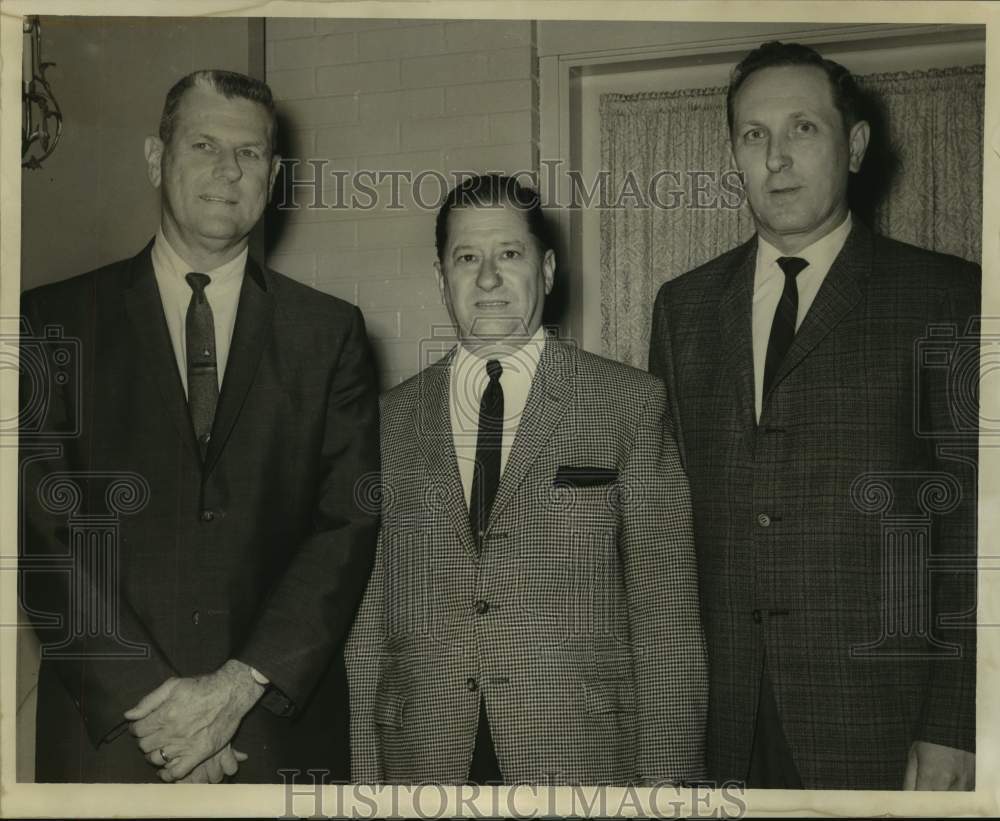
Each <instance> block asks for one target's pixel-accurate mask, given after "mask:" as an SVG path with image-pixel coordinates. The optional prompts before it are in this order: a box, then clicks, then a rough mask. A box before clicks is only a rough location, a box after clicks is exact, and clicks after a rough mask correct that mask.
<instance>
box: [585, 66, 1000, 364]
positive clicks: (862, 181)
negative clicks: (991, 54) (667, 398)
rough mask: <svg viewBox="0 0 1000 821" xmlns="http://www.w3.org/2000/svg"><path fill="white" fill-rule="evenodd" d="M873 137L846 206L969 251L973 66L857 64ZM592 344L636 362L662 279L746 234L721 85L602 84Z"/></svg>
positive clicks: (975, 119) (977, 138) (976, 127)
mask: <svg viewBox="0 0 1000 821" xmlns="http://www.w3.org/2000/svg"><path fill="white" fill-rule="evenodd" d="M858 80H859V81H860V83H861V84H862V86H863V88H864V89H865V91H866V92H867V93H868V94H869V96H870V98H871V102H872V106H873V110H872V115H871V117H870V118H869V119H870V120H871V121H872V143H871V145H870V146H869V150H868V154H867V156H866V159H865V163H864V166H863V168H862V173H861V174H860V175H859V176H858V178H857V179H855V180H852V187H851V204H852V208H853V209H854V211H855V213H856V215H857V216H858V217H859V218H860V219H862V220H863V221H865V222H867V223H869V224H870V225H872V226H873V227H874V228H875V230H876V231H878V232H880V233H882V234H885V235H887V236H891V237H893V238H895V239H899V240H903V241H904V242H910V243H913V244H915V245H920V246H922V247H924V248H930V249H933V250H937V251H944V252H947V253H950V254H957V255H958V256H961V257H965V258H966V259H969V260H974V261H976V262H978V261H979V260H980V250H981V249H980V241H981V233H982V200H983V190H982V185H983V166H982V151H983V92H984V73H983V66H970V67H959V68H951V69H942V70H937V69H935V70H929V71H904V72H892V73H883V74H869V75H863V76H860V77H858ZM601 160H602V164H601V167H602V169H603V170H606V171H607V172H609V175H610V176H609V177H608V185H609V189H610V191H611V192H612V194H613V195H612V197H611V203H612V206H613V207H611V208H605V209H603V210H602V211H601V318H602V323H601V341H602V353H603V354H604V355H605V356H609V357H611V358H613V359H617V360H619V361H621V362H626V363H628V364H630V365H635V366H637V367H645V366H646V358H647V351H648V347H649V328H650V315H651V311H652V307H653V300H654V299H655V298H656V292H657V290H658V289H659V287H660V285H661V284H663V283H664V282H665V281H666V280H668V279H671V278H673V277H675V276H678V275H680V274H683V273H684V272H685V271H688V270H690V269H691V268H694V267H696V266H698V265H700V264H701V263H703V262H707V261H708V260H710V259H712V258H713V257H715V256H718V255H719V254H721V253H722V252H723V251H725V250H727V249H729V248H732V247H733V246H735V245H737V244H739V243H741V242H743V241H744V240H746V239H748V238H749V237H750V236H751V235H752V234H753V222H752V220H751V217H750V214H749V211H748V209H747V208H746V207H740V205H741V203H742V190H741V188H740V186H739V181H738V180H739V178H738V175H737V174H736V172H735V169H734V168H733V166H732V159H731V156H730V154H729V134H728V129H727V126H726V89H725V88H724V87H723V88H704V89H684V90H681V91H670V92H664V93H645V94H604V95H602V96H601Z"/></svg>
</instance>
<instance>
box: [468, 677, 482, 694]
mask: <svg viewBox="0 0 1000 821" xmlns="http://www.w3.org/2000/svg"><path fill="white" fill-rule="evenodd" d="M465 688H466V689H467V690H468V691H469V692H470V693H474V692H476V690H478V689H479V685H478V684H477V683H476V679H475V678H473V677H472V676H469V677H468V678H467V679H466V680H465Z"/></svg>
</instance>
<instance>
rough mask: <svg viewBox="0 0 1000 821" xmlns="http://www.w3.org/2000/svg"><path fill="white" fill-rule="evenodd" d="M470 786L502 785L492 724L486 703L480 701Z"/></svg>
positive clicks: (470, 770)
mask: <svg viewBox="0 0 1000 821" xmlns="http://www.w3.org/2000/svg"><path fill="white" fill-rule="evenodd" d="M469 783H470V784H502V783H503V775H502V774H501V773H500V762H499V761H497V753H496V750H495V749H494V747H493V735H492V734H491V733H490V722H489V721H488V720H487V718H486V701H485V700H484V699H480V700H479V727H478V728H477V729H476V746H475V747H473V749H472V763H471V764H470V765H469Z"/></svg>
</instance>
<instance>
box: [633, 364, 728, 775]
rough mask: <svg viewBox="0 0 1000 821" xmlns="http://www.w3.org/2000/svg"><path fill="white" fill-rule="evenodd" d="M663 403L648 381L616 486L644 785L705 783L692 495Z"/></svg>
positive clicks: (704, 689)
mask: <svg viewBox="0 0 1000 821" xmlns="http://www.w3.org/2000/svg"><path fill="white" fill-rule="evenodd" d="M664 404H665V396H664V391H663V387H662V384H661V383H660V382H659V381H657V382H656V388H655V390H654V391H653V392H652V393H651V395H650V396H649V397H648V400H647V401H646V404H645V407H643V408H642V410H641V416H640V419H639V424H638V427H637V431H636V435H635V439H634V441H633V442H632V446H631V449H630V452H629V455H628V459H627V463H626V466H625V470H624V476H623V478H622V479H620V481H621V482H622V485H623V486H622V494H623V496H622V514H621V515H622V527H621V529H620V534H621V535H620V544H619V551H620V554H621V556H622V559H623V562H624V566H625V585H626V594H627V596H628V607H629V627H630V631H631V639H632V646H633V663H634V666H635V675H636V687H637V691H638V710H639V714H638V727H639V734H640V740H639V751H638V752H639V755H638V765H639V776H640V778H641V779H642V780H643V781H644V782H646V783H657V782H664V781H671V782H681V781H684V782H690V781H699V780H702V779H704V777H705V758H704V756H705V721H706V714H707V706H708V673H707V663H706V655H705V642H704V636H703V633H702V629H701V619H700V614H699V600H698V574H697V567H696V563H695V552H694V537H693V532H692V513H691V497H690V491H689V489H688V481H687V476H686V475H685V473H684V469H683V468H682V466H681V462H680V457H679V455H678V450H677V445H676V442H675V439H674V434H673V427H672V425H671V423H670V422H669V417H668V416H666V414H665V413H664Z"/></svg>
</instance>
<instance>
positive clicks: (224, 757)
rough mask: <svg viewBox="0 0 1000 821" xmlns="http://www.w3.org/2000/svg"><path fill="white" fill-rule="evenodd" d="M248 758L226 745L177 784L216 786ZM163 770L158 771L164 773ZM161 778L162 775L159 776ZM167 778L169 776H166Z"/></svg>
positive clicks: (233, 773)
mask: <svg viewBox="0 0 1000 821" xmlns="http://www.w3.org/2000/svg"><path fill="white" fill-rule="evenodd" d="M248 758H249V756H248V755H247V754H246V753H241V752H240V751H239V750H234V749H233V748H232V747H230V746H229V745H228V744H227V745H226V746H225V747H223V748H222V749H221V750H219V752H217V753H216V754H215V755H213V756H212V757H211V758H209V759H207V760H206V761H202V762H201V764H199V765H198V766H197V767H195V768H194V769H193V770H191V772H190V773H188V774H187V775H186V776H185V777H184V778H182V779H181V780H180V781H179V782H178V783H180V784H218V783H219V782H220V781H222V779H223V778H224V777H226V776H227V775H236V773H237V771H238V770H239V769H240V763H241V762H243V761H246V760H247V759H248ZM164 772H165V770H160V773H161V774H162V773H164ZM161 777H162V775H161ZM168 777H169V776H168Z"/></svg>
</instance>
